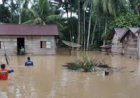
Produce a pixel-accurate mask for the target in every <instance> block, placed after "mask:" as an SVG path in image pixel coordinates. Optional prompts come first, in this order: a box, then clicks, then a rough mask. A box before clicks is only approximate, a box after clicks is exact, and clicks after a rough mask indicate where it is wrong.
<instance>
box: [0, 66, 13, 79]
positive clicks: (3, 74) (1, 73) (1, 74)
mask: <svg viewBox="0 0 140 98" xmlns="http://www.w3.org/2000/svg"><path fill="white" fill-rule="evenodd" d="M12 72H14V70H13V69H11V70H8V69H6V65H5V64H1V69H0V80H7V79H8V74H9V73H12Z"/></svg>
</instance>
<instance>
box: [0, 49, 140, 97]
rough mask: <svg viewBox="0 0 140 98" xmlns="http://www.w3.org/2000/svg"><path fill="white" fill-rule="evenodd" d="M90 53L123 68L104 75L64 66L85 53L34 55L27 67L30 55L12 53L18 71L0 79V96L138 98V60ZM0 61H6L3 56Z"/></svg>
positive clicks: (139, 73)
mask: <svg viewBox="0 0 140 98" xmlns="http://www.w3.org/2000/svg"><path fill="white" fill-rule="evenodd" d="M87 55H88V56H89V57H90V58H96V59H100V60H101V61H104V62H105V63H107V64H109V65H110V66H112V67H123V68H124V69H123V70H121V71H120V72H115V73H113V74H111V75H109V76H104V74H103V73H102V72H99V73H81V72H74V71H69V70H67V69H65V68H63V67H62V65H64V64H65V63H67V62H71V61H74V60H75V59H80V58H81V57H82V56H83V53H82V54H81V53H73V55H72V56H69V55H68V54H60V55H55V56H53V55H52V56H31V59H32V60H33V61H34V67H24V61H25V60H26V57H27V56H9V59H10V67H13V68H14V69H15V73H12V74H10V75H9V80H8V81H0V98H139V96H140V93H139V91H140V61H139V60H137V59H136V58H129V57H127V56H117V55H116V56H112V55H104V54H101V53H97V52H96V53H94V52H89V53H87ZM0 62H1V63H5V59H4V57H3V56H1V57H0ZM131 71H132V72H131ZM133 71H134V72H133Z"/></svg>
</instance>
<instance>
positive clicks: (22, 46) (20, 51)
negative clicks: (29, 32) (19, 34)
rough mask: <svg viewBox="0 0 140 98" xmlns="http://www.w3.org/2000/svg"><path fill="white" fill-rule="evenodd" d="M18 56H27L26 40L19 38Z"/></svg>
mask: <svg viewBox="0 0 140 98" xmlns="http://www.w3.org/2000/svg"><path fill="white" fill-rule="evenodd" d="M17 54H18V55H23V54H25V41H24V38H17Z"/></svg>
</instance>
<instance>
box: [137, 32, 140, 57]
mask: <svg viewBox="0 0 140 98" xmlns="http://www.w3.org/2000/svg"><path fill="white" fill-rule="evenodd" d="M137 40H138V43H137V48H138V59H140V33H138V39H137Z"/></svg>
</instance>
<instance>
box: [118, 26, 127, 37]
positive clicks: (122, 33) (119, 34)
mask: <svg viewBox="0 0 140 98" xmlns="http://www.w3.org/2000/svg"><path fill="white" fill-rule="evenodd" d="M127 31H128V29H126V28H115V33H116V35H117V36H118V38H119V39H121V38H122V37H123V36H124V35H125V34H126V32H127Z"/></svg>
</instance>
